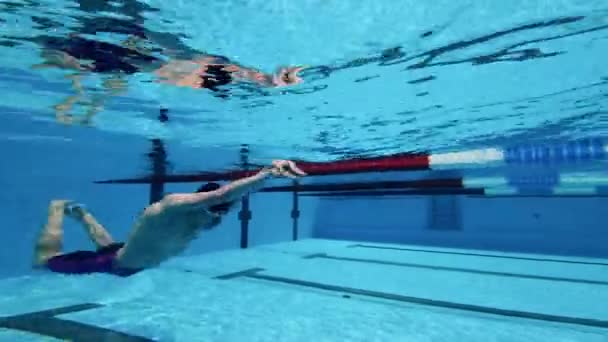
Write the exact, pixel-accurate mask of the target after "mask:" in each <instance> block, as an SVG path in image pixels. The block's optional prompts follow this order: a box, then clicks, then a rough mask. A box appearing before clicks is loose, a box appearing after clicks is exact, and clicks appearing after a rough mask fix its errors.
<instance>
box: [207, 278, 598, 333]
mask: <svg viewBox="0 0 608 342" xmlns="http://www.w3.org/2000/svg"><path fill="white" fill-rule="evenodd" d="M263 270H264V269H263V268H252V269H248V270H244V271H241V272H236V273H231V274H227V275H223V276H219V277H215V278H216V279H223V280H227V279H235V278H239V277H245V278H251V279H258V280H265V281H270V282H276V283H284V284H290V285H296V286H303V287H309V288H315V289H319V290H326V291H332V292H342V293H348V294H353V295H360V296H367V297H373V298H380V299H386V300H392V301H398V302H402V303H412V304H418V305H425V306H432V307H440V308H447V309H455V310H461V311H468V312H475V313H483V314H490V315H496V316H506V317H515V318H524V319H531V320H537V321H545V322H553V323H563V324H574V325H581V326H588V327H595V328H608V321H603V320H598V319H589V318H579V317H569V316H557V315H549V314H543V313H537V312H528V311H518V310H507V309H499V308H493V307H487V306H480V305H472V304H462V303H455V302H447V301H442V300H434V299H427V298H420V297H411V296H404V295H399V294H394V293H386V292H379V291H372V290H364V289H357V288H352V287H344V286H337V285H329V284H323V283H315V282H311V281H306V280H299V279H291V278H284V277H277V276H270V275H263V274H259V272H261V271H263Z"/></svg>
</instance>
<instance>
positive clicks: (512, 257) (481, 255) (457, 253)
mask: <svg viewBox="0 0 608 342" xmlns="http://www.w3.org/2000/svg"><path fill="white" fill-rule="evenodd" d="M347 247H348V248H373V249H388V250H394V251H404V252H418V253H435V254H451V255H466V256H477V257H484V258H498V259H514V260H530V261H542V262H556V263H563V264H578V265H593V266H608V263H602V262H591V261H576V260H563V259H548V258H530V257H518V256H508V255H495V254H481V253H464V252H448V251H437V250H432V249H418V248H403V247H389V246H374V245H362V244H355V245H349V246H347Z"/></svg>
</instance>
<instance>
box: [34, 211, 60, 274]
mask: <svg viewBox="0 0 608 342" xmlns="http://www.w3.org/2000/svg"><path fill="white" fill-rule="evenodd" d="M66 203H67V201H59V200H54V201H51V203H50V204H49V208H48V218H47V223H46V225H45V226H44V227H43V229H42V231H41V232H40V235H39V236H38V240H37V241H36V246H35V255H34V267H43V266H44V265H46V262H47V261H48V260H49V259H50V258H52V257H54V256H57V255H59V254H61V249H62V246H63V218H64V215H65V214H64V208H65V204H66Z"/></svg>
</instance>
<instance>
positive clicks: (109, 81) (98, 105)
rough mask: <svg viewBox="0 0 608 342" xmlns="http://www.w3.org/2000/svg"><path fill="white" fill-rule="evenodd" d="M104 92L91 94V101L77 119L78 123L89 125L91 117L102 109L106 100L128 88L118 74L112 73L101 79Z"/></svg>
mask: <svg viewBox="0 0 608 342" xmlns="http://www.w3.org/2000/svg"><path fill="white" fill-rule="evenodd" d="M103 88H104V93H103V94H100V95H93V98H92V100H91V103H90V104H89V105H88V107H89V108H88V109H87V111H86V113H85V115H84V117H83V118H81V119H79V120H78V123H79V124H82V125H90V124H91V123H92V120H93V117H95V115H97V113H99V112H101V111H102V110H103V109H104V106H105V103H106V101H108V99H110V98H111V97H114V96H118V95H121V94H124V93H125V91H126V90H127V89H128V83H127V81H125V80H124V79H123V78H122V77H120V75H113V76H111V77H109V78H104V80H103Z"/></svg>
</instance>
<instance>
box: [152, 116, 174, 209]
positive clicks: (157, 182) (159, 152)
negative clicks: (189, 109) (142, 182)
mask: <svg viewBox="0 0 608 342" xmlns="http://www.w3.org/2000/svg"><path fill="white" fill-rule="evenodd" d="M168 112H169V110H168V109H167V108H161V109H160V113H159V115H158V120H159V121H160V122H162V123H165V122H167V121H168V120H169V116H168V115H167V113H168ZM148 158H150V161H151V162H152V182H150V196H149V203H150V204H152V203H155V202H158V201H160V200H161V199H162V198H163V196H164V194H165V182H164V181H163V180H162V179H164V178H165V176H166V175H167V151H166V150H165V145H164V143H163V141H162V140H161V139H152V151H151V152H150V153H148Z"/></svg>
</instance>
